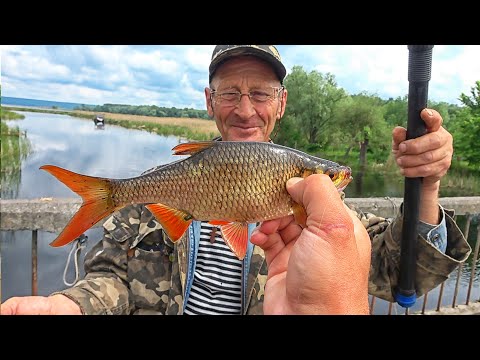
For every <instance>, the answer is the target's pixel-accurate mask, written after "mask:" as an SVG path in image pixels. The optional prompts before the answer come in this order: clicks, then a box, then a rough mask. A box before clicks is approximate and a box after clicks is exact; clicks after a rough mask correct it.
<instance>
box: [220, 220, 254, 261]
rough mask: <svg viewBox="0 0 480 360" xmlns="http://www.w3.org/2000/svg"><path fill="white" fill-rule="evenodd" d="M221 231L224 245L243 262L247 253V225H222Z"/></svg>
mask: <svg viewBox="0 0 480 360" xmlns="http://www.w3.org/2000/svg"><path fill="white" fill-rule="evenodd" d="M221 229H222V235H223V239H224V240H225V243H226V244H227V245H228V247H229V248H230V250H232V251H233V253H234V254H235V255H236V256H237V257H238V258H239V259H240V260H243V258H244V257H245V254H246V253H247V244H248V224H247V223H239V222H234V223H230V224H228V225H223V226H222V228H221Z"/></svg>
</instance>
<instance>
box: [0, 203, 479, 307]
mask: <svg viewBox="0 0 480 360" xmlns="http://www.w3.org/2000/svg"><path fill="white" fill-rule="evenodd" d="M346 202H347V203H348V204H352V205H354V206H356V207H358V208H359V209H361V210H362V211H365V212H370V213H374V214H376V215H379V216H383V217H393V216H395V215H396V213H397V211H398V209H399V207H400V205H401V202H402V198H389V197H384V198H348V199H346ZM439 202H440V204H441V205H442V206H444V207H445V208H447V209H454V210H455V213H456V215H463V216H465V217H466V223H465V228H464V229H463V233H464V235H465V237H466V238H468V234H469V232H470V227H471V223H472V219H474V218H475V217H476V219H477V220H478V217H479V214H480V196H472V197H444V198H440V200H439ZM80 205H81V200H80V199H70V198H69V199H53V198H42V199H28V200H27V199H14V200H0V230H4V231H16V230H30V231H31V232H32V238H31V242H32V295H37V293H38V287H37V281H38V276H37V275H38V264H37V250H38V244H37V238H38V231H39V230H40V231H47V232H52V233H59V232H60V231H61V230H62V229H63V228H64V227H65V225H66V224H67V223H68V221H69V220H70V219H71V218H72V216H73V215H74V214H75V212H76V211H77V210H78V209H79V207H80ZM101 224H102V221H100V222H98V223H97V224H95V225H94V226H93V227H98V226H101ZM479 247H480V221H478V225H477V240H476V243H475V248H474V250H473V260H472V268H471V272H470V278H469V284H468V288H467V295H466V302H465V304H459V301H458V291H459V285H460V278H461V276H460V275H461V274H462V271H463V264H462V265H460V266H459V268H458V270H457V278H456V283H455V290H454V294H453V299H452V303H451V309H453V310H459V311H460V312H462V313H474V312H476V313H480V299H472V298H471V296H472V289H473V288H474V287H475V285H476V284H475V271H476V263H477V259H478V254H479ZM1 271H2V269H1V254H0V296H1V280H2V274H1ZM476 282H477V283H479V282H480V280H479V279H477V281H476ZM444 287H445V282H443V283H442V284H441V285H440V289H439V293H438V300H437V306H436V309H435V310H431V309H427V301H428V298H429V296H430V294H429V293H427V294H425V295H424V296H423V306H422V310H421V311H419V312H418V313H421V314H430V313H432V311H433V313H449V312H448V311H446V310H447V309H446V306H445V304H444V298H443V292H444V291H443V290H444ZM0 299H1V297H0ZM376 302H377V298H376V297H374V296H370V312H371V313H372V314H373V313H374V311H375V304H376ZM393 305H394V304H393V303H389V305H388V314H391V313H392V309H393ZM448 307H450V306H448ZM450 312H451V311H450ZM453 313H455V312H453ZM405 314H408V309H406V310H405Z"/></svg>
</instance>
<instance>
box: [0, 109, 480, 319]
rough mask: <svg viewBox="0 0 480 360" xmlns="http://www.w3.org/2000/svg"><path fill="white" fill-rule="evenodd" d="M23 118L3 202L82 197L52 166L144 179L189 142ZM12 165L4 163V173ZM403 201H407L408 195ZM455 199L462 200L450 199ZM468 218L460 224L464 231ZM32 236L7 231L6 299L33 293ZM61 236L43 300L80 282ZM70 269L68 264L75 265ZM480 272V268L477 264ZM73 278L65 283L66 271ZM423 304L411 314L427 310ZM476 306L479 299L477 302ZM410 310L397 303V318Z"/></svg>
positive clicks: (375, 192)
mask: <svg viewBox="0 0 480 360" xmlns="http://www.w3.org/2000/svg"><path fill="white" fill-rule="evenodd" d="M21 113H22V114H24V115H25V119H23V120H15V121H8V122H7V124H8V125H9V126H18V127H19V128H20V130H21V131H22V132H25V133H26V136H24V140H23V141H26V142H28V145H29V146H28V149H29V150H28V151H27V153H25V154H24V156H23V157H22V158H21V161H20V162H21V166H20V168H19V169H16V170H14V171H11V172H2V198H18V199H33V198H42V197H59V198H72V197H77V195H76V194H74V193H73V192H72V191H71V190H70V189H68V188H67V187H66V186H65V185H63V184H62V183H60V182H59V181H58V180H56V179H55V178H54V177H52V176H51V175H50V174H48V173H47V172H45V171H42V170H39V167H40V166H42V165H45V164H52V165H57V166H60V167H64V168H67V169H69V170H72V171H75V172H79V173H84V174H89V175H92V176H102V177H112V178H124V177H131V176H136V175H138V174H140V173H141V172H143V171H145V170H146V169H149V168H152V167H154V166H157V165H160V164H165V163H168V162H171V161H174V160H178V159H179V158H180V157H178V156H173V155H172V152H171V149H172V148H173V147H174V146H175V145H177V144H178V143H180V142H183V141H185V140H184V139H179V138H177V137H174V136H170V137H166V136H159V135H156V134H151V133H148V132H146V131H141V130H131V129H125V128H122V127H119V126H112V125H109V124H108V123H107V124H106V125H105V127H104V128H98V127H96V126H95V125H94V123H93V121H92V120H88V119H81V118H75V117H71V116H67V115H58V114H48V113H36V112H21ZM5 166H6V165H5V164H2V170H3V169H4V167H5ZM401 186H402V184H401V183H398V184H395V183H391V182H389V181H388V180H385V181H383V176H382V177H379V176H378V174H372V173H369V174H365V178H364V182H363V186H362V191H363V193H359V192H358V188H357V189H355V188H353V187H352V190H351V192H350V193H349V190H348V188H347V191H346V195H347V197H348V196H352V197H360V196H362V197H367V196H391V197H393V196H399V194H402V193H403V189H402V187H401ZM400 196H401V195H400ZM449 196H454V195H449ZM476 221H478V220H476ZM464 222H465V219H462V218H459V225H460V228H461V229H463V224H464ZM31 234H32V232H31V231H15V232H13V231H0V251H1V256H2V261H1V265H2V273H1V276H2V277H1V279H2V284H1V285H2V292H1V295H2V301H5V300H6V299H7V298H9V297H11V296H22V295H31V291H32V287H31V237H32V235H31ZM85 235H87V237H88V240H87V241H86V243H85V246H86V247H85V248H84V249H82V250H81V251H80V253H79V262H78V276H80V277H81V276H83V267H82V260H83V257H84V256H85V254H86V252H87V251H88V250H89V249H90V248H91V247H92V246H93V245H94V244H95V243H96V242H97V241H98V239H100V237H101V235H102V230H101V228H95V229H90V230H87V231H86V233H85ZM55 237H56V235H55V234H52V233H48V232H43V231H39V232H38V294H39V295H48V294H50V293H51V292H53V291H56V290H59V289H63V288H65V287H67V286H68V285H67V284H69V283H71V282H72V281H73V280H74V279H75V276H76V272H75V263H74V256H72V258H71V259H70V262H68V263H67V260H68V256H69V253H70V252H71V251H73V250H75V248H73V245H67V246H64V247H60V248H52V247H50V246H49V245H48V244H49V243H50V242H51V241H52V240H54V238H55ZM475 239H476V223H472V227H471V229H470V236H469V242H470V244H471V245H472V246H473V245H474V242H475ZM67 265H68V266H67ZM477 266H478V268H477V269H480V265H477ZM66 268H67V270H66V272H65V278H64V271H65V269H66ZM470 271H471V261H470V263H467V264H465V266H464V267H463V271H462V273H461V278H460V292H459V295H458V298H457V304H458V303H462V302H464V299H465V294H466V287H467V285H468V282H469V279H470ZM475 276H476V282H475V283H476V284H477V288H474V289H473V291H472V294H471V299H474V300H475V301H476V300H477V299H478V298H479V296H480V291H479V289H478V276H479V271H478V270H477V272H476V275H475ZM456 277H457V276H456V271H455V272H454V274H453V275H452V276H451V278H450V279H449V280H447V282H446V286H445V289H444V294H443V296H444V303H445V304H451V301H452V296H453V289H454V286H455V281H456ZM438 291H439V288H437V289H435V290H434V291H433V292H432V293H433V294H432V295H429V298H428V299H429V301H428V306H427V308H430V309H431V308H435V307H436V301H437V296H435V294H434V293H435V292H437V293H438ZM422 301H423V300H422V299H419V301H417V304H416V305H415V306H414V307H413V308H412V309H411V310H412V311H415V310H418V309H419V308H421V305H422ZM471 301H472V300H471ZM387 307H388V305H387V303H386V302H383V301H381V300H377V302H376V305H375V312H374V313H376V314H385V313H386V311H387V310H386V309H387ZM403 311H404V310H403V309H402V308H400V307H398V306H397V305H394V309H393V311H392V312H393V313H400V312H403Z"/></svg>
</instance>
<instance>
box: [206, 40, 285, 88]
mask: <svg viewBox="0 0 480 360" xmlns="http://www.w3.org/2000/svg"><path fill="white" fill-rule="evenodd" d="M240 55H253V56H258V57H259V58H261V59H263V60H265V61H267V62H268V63H269V64H270V65H271V66H272V67H273V69H274V70H275V73H276V74H277V76H278V79H279V80H280V83H283V79H284V78H285V75H286V74H287V70H286V69H285V66H284V65H283V64H282V59H281V57H280V53H279V52H278V50H277V48H276V47H275V46H273V45H217V46H215V49H214V50H213V54H212V60H211V62H210V67H209V81H211V80H212V76H213V74H214V73H215V71H216V70H217V69H218V67H219V66H220V64H221V63H222V62H224V61H225V60H227V59H231V58H233V57H235V56H240Z"/></svg>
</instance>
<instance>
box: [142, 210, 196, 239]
mask: <svg viewBox="0 0 480 360" xmlns="http://www.w3.org/2000/svg"><path fill="white" fill-rule="evenodd" d="M145 207H146V208H147V209H148V210H150V211H151V212H152V214H153V215H154V216H155V218H156V219H157V220H158V222H159V223H160V225H162V228H163V230H164V231H165V233H166V234H167V236H168V237H169V238H170V240H172V241H173V242H175V241H177V240H178V239H180V238H181V237H182V235H183V234H184V233H185V231H187V229H188V227H189V226H190V223H191V222H192V221H193V217H192V215H190V214H188V213H186V212H185V211H182V210H178V209H173V208H171V207H168V206H165V205H163V204H149V205H146V206H145Z"/></svg>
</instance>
